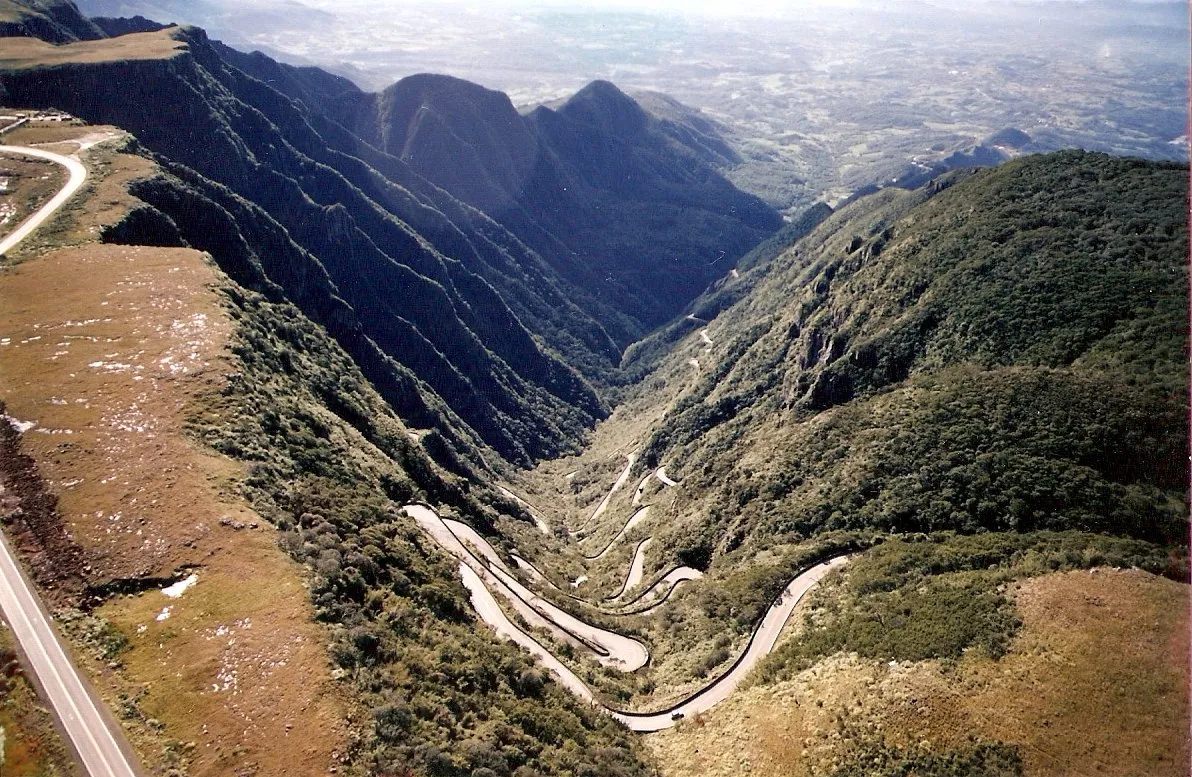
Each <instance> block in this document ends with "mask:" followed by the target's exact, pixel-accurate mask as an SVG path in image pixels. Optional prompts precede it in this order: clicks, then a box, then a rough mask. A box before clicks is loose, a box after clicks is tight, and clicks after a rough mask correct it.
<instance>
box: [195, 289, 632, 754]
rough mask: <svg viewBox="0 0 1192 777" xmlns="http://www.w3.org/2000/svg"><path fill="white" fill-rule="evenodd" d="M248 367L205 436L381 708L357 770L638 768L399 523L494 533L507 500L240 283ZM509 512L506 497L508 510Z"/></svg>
mask: <svg viewBox="0 0 1192 777" xmlns="http://www.w3.org/2000/svg"><path fill="white" fill-rule="evenodd" d="M227 295H228V300H229V306H230V309H231V311H232V314H233V315H234V317H235V318H236V319H237V320H238V328H237V331H236V335H235V339H234V343H233V351H234V353H235V354H236V355H237V356H238V360H239V366H240V371H239V372H237V373H235V374H233V375H232V376H231V378H230V380H229V382H228V384H227V386H226V388H224V390H223V391H222V392H221V393H220V394H219V395H216V396H212V397H211V398H210V399H209V400H208V401H207V402H206V406H205V407H204V408H201V410H200V412H199V414H198V416H197V417H196V420H195V422H194V425H193V431H194V433H195V434H196V435H197V436H199V437H200V438H201V439H202V440H203V441H204V442H205V443H207V444H209V445H211V446H212V447H214V448H216V449H217V450H220V451H223V452H225V453H227V454H229V455H231V456H233V457H235V458H237V459H239V460H241V461H243V462H245V464H246V465H247V476H246V478H245V480H244V482H243V489H244V491H245V493H246V494H247V495H248V496H249V497H250V498H251V500H252V502H253V505H254V507H255V508H256V509H257V510H258V511H259V512H260V513H261V515H263V516H265V517H267V518H268V519H269V520H271V521H272V522H273V523H274V524H275V525H277V527H278V528H279V529H280V530H281V532H282V534H281V542H282V545H283V547H284V548H285V549H286V550H287V551H288V552H289V553H291V554H292V555H293V556H294V557H295V558H296V559H298V560H300V561H303V562H304V563H306V564H307V565H308V566H309V568H310V570H311V596H312V599H313V601H314V604H315V607H316V612H317V617H318V619H319V620H321V621H323V622H325V623H327V624H329V626H331V628H332V634H333V641H332V643H331V645H330V646H329V648H330V653H331V656H332V659H333V660H334V662H335V663H336V665H337V675H338V676H340V677H342V678H343V680H344V681H345V682H350V683H352V684H353V686H354V688H355V689H356V692H357V695H358V698H359V699H360V700H361V702H362V703H363V705H364V708H365V709H366V710H368V715H369V719H368V720H367V721H366V722H365V723H364V724H363V725H361V724H358V725H361V730H360V731H359V734H360V741H359V745H358V747H357V748H356V752H355V753H353V765H352V767H351V768H352V769H354V770H355V772H356V773H359V774H376V773H390V774H392V773H397V774H400V773H404V772H403V770H407V769H409V770H413V772H414V773H418V774H427V775H445V776H446V775H451V776H454V775H460V776H461V777H462V776H464V775H492V774H495V775H517V777H529V775H535V774H543V775H548V774H559V775H577V776H578V775H593V776H595V775H609V776H610V777H612V776H614V775H616V776H620V775H636V774H649V773H652V772H651V770H650V768H649V767H648V766H646V765H645V763H644V754H643V751H642V750H641V746H640V745H639V744H638V743H637V741H636V740H635V739H634V738H633V737H631V736H630V735H629V734H628V732H626V731H625V730H624V729H622V728H621V727H620V726H619V725H617V724H616V723H615V722H614V721H612V720H611V719H610V718H608V717H606V716H604V715H602V714H600V713H598V712H596V711H595V710H594V709H592V708H590V707H587V706H585V705H583V704H581V703H579V702H577V701H576V699H575V698H574V697H572V696H571V695H570V694H569V693H568V692H566V691H565V690H564V689H562V688H561V687H560V686H559V685H558V684H556V683H554V682H552V681H551V680H550V679H549V676H548V675H546V674H545V673H543V672H542V671H541V670H539V669H537V668H536V666H535V664H534V662H533V660H532V659H530V657H529V656H527V655H526V654H525V653H524V652H523V651H521V650H520V649H518V648H516V647H514V646H512V645H510V644H509V643H503V642H500V641H498V640H497V639H496V638H495V637H494V636H493V635H492V633H491V632H490V631H489V630H488V629H484V628H478V627H477V624H476V621H475V619H474V616H473V615H472V612H471V608H470V606H469V605H468V602H467V599H466V597H465V592H464V589H463V588H462V586H460V584H459V579H458V574H457V572H456V569H455V564H453V563H452V562H451V561H449V560H448V558H447V557H446V556H445V555H444V554H442V553H440V552H438V550H437V546H436V545H435V544H434V543H433V542H432V541H431V540H430V539H429V538H427V537H426V536H425V535H424V534H423V532H422V531H421V530H419V529H418V528H417V527H416V526H415V525H414V523H413V522H412V521H411V520H410V519H408V518H406V517H405V516H403V515H401V514H400V513H399V506H400V505H401V504H403V503H406V502H409V501H411V500H427V501H430V502H434V503H437V504H439V505H440V506H441V509H445V510H447V511H448V512H449V513H452V512H454V513H455V514H460V513H463V514H467V515H469V516H471V517H472V519H473V520H476V521H477V522H478V523H480V524H481V525H483V524H484V523H485V522H486V521H491V520H493V519H494V518H495V517H496V513H495V511H494V510H493V508H492V507H491V506H490V504H489V502H490V501H491V502H493V503H498V502H497V500H496V499H495V498H494V497H493V496H492V495H490V494H488V493H487V492H485V491H482V490H481V489H479V488H476V487H474V486H472V485H471V484H470V483H469V481H467V480H465V479H462V478H460V477H458V476H456V475H453V474H451V473H449V472H447V471H446V470H444V469H443V468H441V467H440V466H439V465H438V464H436V463H435V462H434V461H433V460H432V459H431V458H430V457H429V456H428V455H426V452H425V450H424V449H425V448H426V447H427V446H434V445H435V444H436V443H435V437H434V434H433V433H432V434H431V435H428V436H424V437H422V439H421V441H420V443H418V444H416V443H414V442H413V441H412V440H411V439H410V437H409V430H408V429H407V428H406V427H405V425H404V424H402V422H401V421H399V420H398V419H397V418H396V417H395V416H394V415H393V413H392V411H391V410H389V409H388V408H387V407H386V405H385V404H384V402H383V401H382V400H381V398H380V397H379V396H378V395H377V394H376V392H375V391H373V390H372V389H371V387H369V385H368V383H367V381H366V380H365V379H364V378H363V376H362V375H361V374H360V372H359V371H358V370H357V369H356V368H355V367H354V365H353V364H352V362H351V360H350V359H349V357H348V356H347V355H346V354H345V353H344V352H343V351H342V350H340V349H339V348H338V347H337V346H336V345H335V344H334V342H333V341H332V340H331V339H330V338H329V337H328V336H327V334H326V333H325V332H322V331H321V330H320V329H318V328H317V327H315V326H313V325H312V324H310V323H309V322H308V321H307V320H306V319H305V318H303V317H302V316H301V314H300V313H299V312H298V311H297V310H296V309H294V308H293V307H292V306H289V305H285V304H277V303H271V302H268V301H267V300H265V299H264V298H262V297H260V296H259V295H255V294H251V293H245V292H243V291H242V290H239V289H237V288H229V289H228V290H227ZM502 504H503V503H502Z"/></svg>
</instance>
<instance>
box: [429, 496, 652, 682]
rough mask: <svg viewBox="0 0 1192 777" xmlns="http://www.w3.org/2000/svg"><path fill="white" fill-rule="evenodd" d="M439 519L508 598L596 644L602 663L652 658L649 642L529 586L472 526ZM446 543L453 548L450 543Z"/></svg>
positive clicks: (622, 666)
mask: <svg viewBox="0 0 1192 777" xmlns="http://www.w3.org/2000/svg"><path fill="white" fill-rule="evenodd" d="M422 509H423V510H425V511H427V512H429V513H430V515H431V516H434V518H438V516H437V515H435V514H434V511H432V510H429V509H428V508H422ZM406 510H407V512H408V511H409V510H410V508H409V507H407V508H406ZM431 520H433V519H431V518H429V517H427V516H425V515H424V516H423V518H422V519H420V523H421V524H422V525H424V526H425V525H427V524H428V523H430V522H431ZM438 520H439V521H440V522H441V523H442V524H443V526H444V527H446V529H447V530H448V531H449V532H451V534H452V535H453V536H455V537H456V538H458V539H460V540H462V541H463V542H465V543H467V544H468V545H471V546H472V547H473V548H474V549H475V550H476V551H477V552H478V553H479V554H480V555H481V556H482V557H484V558H485V559H486V560H487V561H488V572H490V573H491V574H492V575H493V576H495V577H496V578H497V579H498V580H499V581H500V582H501V584H502V586H503V588H498V589H497V591H498V593H501V594H502V595H504V596H505V598H507V599H508V598H509V596H508V594H509V593H512V594H513V596H514V597H515V598H516V600H517V602H513V601H511V602H510V603H511V604H514V605H515V606H516V604H517V603H518V602H520V603H522V604H525V605H528V606H530V607H532V608H533V609H534V610H536V611H537V612H539V613H541V614H542V616H543V617H545V618H546V619H547V620H549V621H550V622H551V623H553V624H554V625H555V626H558V627H559V628H561V629H563V630H564V631H565V632H567V633H568V634H570V635H573V636H575V637H578V638H579V639H580V640H582V641H583V642H584V643H585V644H587V645H589V646H591V647H593V648H595V649H596V659H597V660H598V661H599V662H600V663H602V664H604V665H605V666H611V667H613V668H615V669H619V670H621V671H623V672H632V671H634V670H636V669H640V668H641V667H643V666H645V665H646V662H647V661H649V660H650V653H649V651H647V650H646V646H645V645H643V644H642V643H640V642H638V641H637V640H635V639H630V638H629V637H625V636H622V635H621V634H618V633H616V632H615V631H609V630H608V629H602V628H599V627H596V626H592V625H591V624H588V623H585V622H583V621H582V620H580V619H579V618H576V617H575V616H574V615H572V614H571V613H569V612H567V611H566V610H562V609H560V608H559V607H557V606H555V605H554V604H553V603H552V602H550V601H548V600H546V599H543V598H542V597H541V596H539V595H538V594H536V593H534V592H533V591H531V590H530V589H529V588H526V587H525V586H524V585H522V584H521V583H520V582H519V581H518V580H517V578H515V577H514V576H513V575H512V574H510V572H509V568H508V567H507V566H506V565H505V563H504V562H503V561H502V560H501V557H500V555H499V554H498V553H497V551H496V549H495V548H493V547H492V545H490V544H489V542H488V540H486V539H485V538H484V537H483V536H482V535H481V534H480V533H479V532H477V531H476V530H475V529H473V528H472V527H471V526H468V525H467V524H466V523H460V522H459V521H454V520H451V519H450V518H438ZM444 547H448V549H450V547H449V546H444ZM461 560H464V559H461Z"/></svg>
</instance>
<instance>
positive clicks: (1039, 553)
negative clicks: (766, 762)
mask: <svg viewBox="0 0 1192 777" xmlns="http://www.w3.org/2000/svg"><path fill="white" fill-rule="evenodd" d="M1097 566H1104V567H1137V568H1141V569H1145V570H1147V571H1149V572H1153V573H1155V574H1168V575H1170V576H1172V577H1175V578H1177V579H1186V577H1187V556H1186V554H1183V553H1182V552H1180V551H1175V552H1173V551H1172V550H1170V549H1166V548H1163V547H1161V546H1158V545H1155V544H1152V543H1148V542H1143V541H1139V540H1129V539H1120V538H1113V537H1104V536H1100V535H1095V534H1089V533H1086V532H1076V531H1068V532H1058V533H1057V532H1033V533H1021V534H1018V533H1001V532H999V533H984V534H976V535H957V534H951V533H949V534H936V535H930V536H928V535H921V536H920V537H919V538H918V539H917V540H908V539H902V538H898V539H892V540H888V541H887V542H885V543H883V544H881V545H878V546H877V547H875V548H873V549H872V550H870V551H868V552H867V553H865V554H863V555H861V556H859V557H858V558H856V559H855V560H854V561H853V562H852V563H851V564H850V565H849V568H848V573H847V575H846V576H845V578H844V580H843V582H840V581H838V582H837V583H836V584H835V585H828V586H825V588H824V589H821V590H820V591H817V592H816V593H815V594H814V595H813V604H812V607H811V610H810V611H809V612H808V614H807V615H806V616H805V622H804V624H803V629H802V630H801V631H800V632H799V633H798V634H797V635H796V636H795V637H793V638H792V639H791V640H790V641H788V642H786V643H785V644H783V645H782V646H781V647H780V648H779V649H778V650H776V651H775V652H774V653H773V654H771V655H770V656H769V657H767V659H766V660H765V661H763V663H762V664H761V665H760V666H759V668H758V670H757V674H756V680H757V681H758V682H763V683H771V682H775V681H778V680H781V679H786V678H789V677H791V676H792V675H794V674H795V673H796V672H798V671H800V670H801V669H804V668H806V667H808V666H810V665H812V664H814V663H815V662H816V661H817V660H819V659H820V658H823V657H826V656H830V655H832V654H834V653H838V652H842V651H843V652H852V653H857V654H859V655H861V656H863V657H866V658H875V659H879V660H883V661H888V660H898V661H922V660H924V659H928V658H959V657H960V656H961V654H962V653H964V652H965V651H968V650H976V651H979V652H981V653H983V654H984V655H987V656H989V657H991V658H998V657H1000V656H1001V655H1003V654H1004V653H1005V651H1006V648H1007V646H1008V645H1009V641H1010V639H1011V637H1012V636H1013V635H1014V633H1015V631H1016V630H1017V628H1018V626H1019V623H1018V620H1017V618H1016V617H1015V615H1014V611H1013V606H1012V604H1011V602H1010V601H1008V600H1007V599H1006V597H1005V596H1004V595H1003V592H1004V591H1005V590H1006V586H1007V585H1008V584H1009V583H1011V582H1013V581H1014V580H1018V579H1022V578H1026V577H1031V576H1035V575H1041V574H1046V573H1049V572H1059V571H1067V570H1071V569H1084V568H1089V567H1097Z"/></svg>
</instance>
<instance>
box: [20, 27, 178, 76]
mask: <svg viewBox="0 0 1192 777" xmlns="http://www.w3.org/2000/svg"><path fill="white" fill-rule="evenodd" d="M172 32H173V30H170V29H166V30H159V31H157V32H139V33H133V34H131V35H121V36H120V37H118V38H107V39H104V40H87V41H79V42H78V43H64V44H61V45H54V44H52V43H46V42H45V41H41V40H38V39H36V38H6V39H5V41H4V48H3V49H0V68H2V69H6V70H25V69H28V68H42V67H54V66H56V65H66V64H77V63H87V62H112V61H116V60H121V59H168V58H170V57H173V56H176V55H178V54H179V53H181V52H183V51H186V44H184V43H180V42H178V41H176V40H174V39H173V38H172V37H171V33H172Z"/></svg>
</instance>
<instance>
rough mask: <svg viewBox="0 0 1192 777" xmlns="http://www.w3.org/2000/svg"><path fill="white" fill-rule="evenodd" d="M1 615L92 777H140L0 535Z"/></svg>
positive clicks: (6, 543)
mask: <svg viewBox="0 0 1192 777" xmlns="http://www.w3.org/2000/svg"><path fill="white" fill-rule="evenodd" d="M0 609H3V610H4V618H5V620H7V621H8V623H9V625H10V626H11V627H12V631H13V634H14V635H15V636H16V638H17V641H18V642H19V643H20V646H21V650H22V652H24V654H25V657H26V658H27V659H28V661H29V664H30V666H31V667H32V669H33V672H34V674H36V675H37V679H38V683H39V685H40V686H41V687H42V689H43V690H44V692H45V695H46V697H47V698H48V700H49V702H50V704H51V705H53V707H54V711H55V712H56V713H57V714H58V718H59V720H61V722H62V727H63V728H64V729H65V730H66V734H67V736H68V737H70V741H71V743H72V744H73V745H74V748H75V751H76V752H77V753H78V755H79V758H80V759H81V760H82V762H83V766H84V767H85V768H86V769H87V772H88V774H90V775H91V777H137V775H138V774H139V773H138V771H137V769H136V767H135V766H134V765H133V761H132V759H131V758H130V757H129V756H128V755H127V754H126V753H125V751H124V750H123V749H122V748H121V746H120V743H119V742H118V741H117V740H116V737H115V735H114V734H113V733H112V730H111V729H110V728H109V727H108V723H107V721H106V720H105V719H104V716H103V714H102V713H101V712H100V709H99V705H98V704H97V703H96V701H95V699H93V698H92V697H91V694H90V693H89V692H88V690H87V687H86V686H85V685H84V684H83V681H82V679H81V678H80V677H79V673H78V670H77V669H76V668H75V666H74V664H72V663H71V661H70V658H69V657H68V656H67V655H66V651H65V650H64V649H63V647H62V643H61V642H60V641H59V640H58V635H57V634H55V632H54V629H53V627H51V626H50V623H49V619H48V617H47V616H46V613H45V610H44V609H43V608H42V606H41V603H40V602H39V600H38V599H37V596H36V595H35V594H34V593H33V589H32V586H31V585H30V584H29V581H28V580H27V579H26V578H25V576H24V574H23V573H22V572H21V569H20V567H19V566H17V562H16V561H15V559H14V558H13V554H12V550H11V548H10V547H9V544H8V541H7V540H6V539H5V538H4V537H3V535H0Z"/></svg>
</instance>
